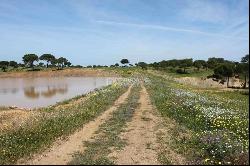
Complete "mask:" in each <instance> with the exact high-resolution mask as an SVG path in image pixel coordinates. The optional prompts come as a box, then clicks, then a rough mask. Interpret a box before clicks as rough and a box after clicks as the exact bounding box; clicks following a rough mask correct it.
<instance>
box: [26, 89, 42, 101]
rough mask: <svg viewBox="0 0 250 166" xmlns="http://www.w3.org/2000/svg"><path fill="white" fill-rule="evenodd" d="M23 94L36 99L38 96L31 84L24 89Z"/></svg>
mask: <svg viewBox="0 0 250 166" xmlns="http://www.w3.org/2000/svg"><path fill="white" fill-rule="evenodd" d="M24 94H25V96H26V97H28V98H32V99H36V98H39V96H40V94H39V93H38V92H35V87H33V86H31V87H28V88H25V89H24Z"/></svg>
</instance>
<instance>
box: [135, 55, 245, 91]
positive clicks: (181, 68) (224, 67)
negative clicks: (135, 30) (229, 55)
mask: <svg viewBox="0 0 250 166" xmlns="http://www.w3.org/2000/svg"><path fill="white" fill-rule="evenodd" d="M136 66H140V67H141V68H142V69H147V68H148V67H151V68H154V69H156V70H166V69H169V68H171V69H172V70H175V72H176V73H180V74H188V71H187V69H188V68H191V67H195V68H196V69H197V71H199V70H200V69H204V70H208V69H210V70H213V71H214V74H213V76H212V77H214V78H216V79H223V78H225V77H227V80H228V82H229V77H232V76H237V77H239V76H240V75H242V76H244V78H245V83H244V87H246V82H247V77H249V55H245V56H244V57H242V58H241V61H240V62H235V61H229V60H225V59H224V58H215V57H212V58H208V60H207V61H205V60H195V61H193V59H192V58H190V59H179V60H178V59H172V60H163V61H161V62H154V63H150V64H147V63H145V62H139V63H137V64H136Z"/></svg>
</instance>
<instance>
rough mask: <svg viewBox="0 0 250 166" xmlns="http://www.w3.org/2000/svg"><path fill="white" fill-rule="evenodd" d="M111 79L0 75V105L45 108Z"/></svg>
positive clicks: (111, 80)
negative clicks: (4, 76) (8, 76)
mask: <svg viewBox="0 0 250 166" xmlns="http://www.w3.org/2000/svg"><path fill="white" fill-rule="evenodd" d="M113 81H115V78H107V77H56V78H51V77H48V78H46V77H45V78H44V77H42V78H0V106H17V107H22V108H38V107H45V106H48V105H53V104H56V102H59V101H63V100H66V99H70V98H72V97H75V96H77V95H81V94H85V93H88V92H89V91H91V90H94V89H95V88H100V87H102V86H106V85H109V84H111V83H112V82H113Z"/></svg>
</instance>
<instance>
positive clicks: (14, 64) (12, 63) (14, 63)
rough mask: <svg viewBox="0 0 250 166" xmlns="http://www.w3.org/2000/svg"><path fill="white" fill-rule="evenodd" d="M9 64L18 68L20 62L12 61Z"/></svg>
mask: <svg viewBox="0 0 250 166" xmlns="http://www.w3.org/2000/svg"><path fill="white" fill-rule="evenodd" d="M9 66H11V67H14V68H17V67H18V64H17V62H15V61H10V63H9Z"/></svg>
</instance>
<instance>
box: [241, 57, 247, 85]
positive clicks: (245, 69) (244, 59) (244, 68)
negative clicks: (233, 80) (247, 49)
mask: <svg viewBox="0 0 250 166" xmlns="http://www.w3.org/2000/svg"><path fill="white" fill-rule="evenodd" d="M241 62H242V63H241V68H242V73H244V76H245V82H244V85H243V88H246V86H247V76H249V54H247V55H246V56H244V57H242V58H241Z"/></svg>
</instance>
